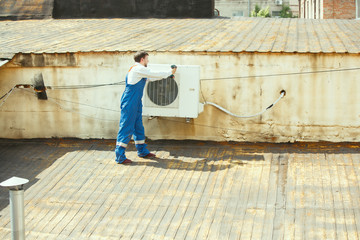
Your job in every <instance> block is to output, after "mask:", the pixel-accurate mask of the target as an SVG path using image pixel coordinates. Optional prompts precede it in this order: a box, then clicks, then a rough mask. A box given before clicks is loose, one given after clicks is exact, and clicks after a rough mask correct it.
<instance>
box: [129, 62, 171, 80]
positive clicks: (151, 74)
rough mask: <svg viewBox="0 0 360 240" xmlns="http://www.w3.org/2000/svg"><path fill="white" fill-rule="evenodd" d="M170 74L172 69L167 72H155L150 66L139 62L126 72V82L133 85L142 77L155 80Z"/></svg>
mask: <svg viewBox="0 0 360 240" xmlns="http://www.w3.org/2000/svg"><path fill="white" fill-rule="evenodd" d="M171 74H172V71H171V70H169V71H167V72H157V71H152V70H151V69H150V68H147V67H144V66H143V65H141V64H140V63H138V62H137V63H135V65H134V66H133V67H132V68H131V69H130V71H129V73H128V80H127V82H128V84H130V85H134V84H136V83H138V82H139V81H140V80H141V79H142V78H147V80H148V81H156V80H159V79H162V78H167V77H168V76H170V75H171Z"/></svg>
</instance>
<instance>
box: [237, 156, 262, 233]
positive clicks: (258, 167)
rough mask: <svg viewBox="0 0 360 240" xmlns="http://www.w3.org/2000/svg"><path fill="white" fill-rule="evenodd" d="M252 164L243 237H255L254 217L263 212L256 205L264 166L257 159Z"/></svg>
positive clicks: (242, 230)
mask: <svg viewBox="0 0 360 240" xmlns="http://www.w3.org/2000/svg"><path fill="white" fill-rule="evenodd" d="M250 164H252V165H253V173H252V178H251V180H250V182H248V183H247V184H249V185H250V192H249V196H248V200H247V203H246V211H245V216H244V220H243V221H244V222H243V226H242V229H241V234H240V237H241V239H251V238H252V237H253V236H252V233H253V230H254V227H255V226H254V219H255V216H256V214H257V213H258V212H261V209H257V208H256V206H257V201H258V195H259V185H260V179H261V175H262V169H263V166H262V164H261V162H256V161H251V162H250Z"/></svg>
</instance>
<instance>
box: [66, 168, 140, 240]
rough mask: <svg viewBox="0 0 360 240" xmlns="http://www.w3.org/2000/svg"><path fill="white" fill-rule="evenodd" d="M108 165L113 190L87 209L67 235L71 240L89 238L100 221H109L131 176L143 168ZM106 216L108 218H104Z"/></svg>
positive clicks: (136, 174)
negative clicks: (111, 167) (111, 169)
mask: <svg viewBox="0 0 360 240" xmlns="http://www.w3.org/2000/svg"><path fill="white" fill-rule="evenodd" d="M109 165H110V166H111V165H112V166H113V170H114V171H112V172H110V173H109V174H113V175H112V176H113V179H112V182H113V183H112V184H113V188H112V189H111V190H110V191H109V193H108V194H101V195H100V196H99V197H98V198H97V202H98V204H93V205H92V206H91V207H90V208H89V210H88V211H87V212H86V214H85V216H84V217H83V218H82V219H81V220H80V222H79V223H78V224H77V226H76V228H75V229H74V230H73V231H72V232H71V233H70V234H69V237H70V238H71V239H78V238H80V236H82V237H84V238H89V237H90V236H91V233H92V232H93V231H95V229H96V228H100V226H99V223H101V222H102V221H110V219H111V215H110V214H113V213H114V212H115V210H116V208H117V207H118V204H117V203H116V201H117V200H118V199H119V197H120V196H121V195H122V192H123V191H124V188H125V187H126V185H127V184H128V182H129V181H130V180H131V179H132V178H131V176H138V175H139V174H138V172H141V171H142V170H143V168H140V167H136V166H126V165H118V164H116V163H114V162H113V163H112V164H111V163H109ZM106 215H107V217H108V218H107V217H105V216H106ZM109 215H110V216H109ZM109 226H110V223H109Z"/></svg>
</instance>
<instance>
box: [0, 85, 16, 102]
mask: <svg viewBox="0 0 360 240" xmlns="http://www.w3.org/2000/svg"><path fill="white" fill-rule="evenodd" d="M14 90H15V87H13V88H12V89H10V90H9V91H8V92H7V93H6V94H5V95H4V96H2V97H1V98H0V100H1V99H3V98H5V99H4V100H3V101H2V102H1V103H0V107H1V106H2V105H4V103H5V102H6V100H7V99H8V97H10V95H11V93H12V92H13V91H14Z"/></svg>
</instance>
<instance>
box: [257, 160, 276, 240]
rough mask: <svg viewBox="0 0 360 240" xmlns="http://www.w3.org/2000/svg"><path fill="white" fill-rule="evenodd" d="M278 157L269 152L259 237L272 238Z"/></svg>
mask: <svg viewBox="0 0 360 240" xmlns="http://www.w3.org/2000/svg"><path fill="white" fill-rule="evenodd" d="M278 157H279V155H278V154H271V158H270V174H269V178H268V189H267V198H266V207H265V217H264V226H263V229H262V238H261V239H272V235H273V230H274V217H275V206H276V189H277V179H278V172H279V164H278V163H277V162H276V161H277V159H278Z"/></svg>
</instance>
